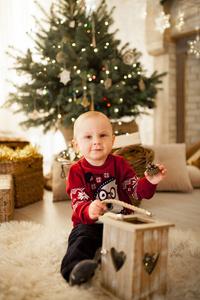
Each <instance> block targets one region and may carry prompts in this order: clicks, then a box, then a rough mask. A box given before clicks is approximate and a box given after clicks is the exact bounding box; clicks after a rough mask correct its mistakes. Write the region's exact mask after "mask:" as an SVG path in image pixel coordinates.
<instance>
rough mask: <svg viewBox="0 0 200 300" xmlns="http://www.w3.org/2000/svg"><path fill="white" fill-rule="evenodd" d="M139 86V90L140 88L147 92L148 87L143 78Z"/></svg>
mask: <svg viewBox="0 0 200 300" xmlns="http://www.w3.org/2000/svg"><path fill="white" fill-rule="evenodd" d="M138 85H139V88H140V90H141V91H144V90H145V88H146V86H145V83H144V81H143V79H142V78H140V81H139V83H138Z"/></svg>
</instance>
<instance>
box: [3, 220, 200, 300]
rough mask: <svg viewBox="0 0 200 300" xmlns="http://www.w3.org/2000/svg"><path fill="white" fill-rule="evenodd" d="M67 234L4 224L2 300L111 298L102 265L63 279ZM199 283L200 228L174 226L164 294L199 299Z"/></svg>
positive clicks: (35, 226) (169, 298)
mask: <svg viewBox="0 0 200 300" xmlns="http://www.w3.org/2000/svg"><path fill="white" fill-rule="evenodd" d="M67 237H68V233H67V232H66V231H60V230H58V229H55V228H49V227H44V226H42V225H38V224H35V223H31V222H24V221H22V222H17V221H12V222H9V223H2V224H1V225H0V300H22V299H23V300H29V299H30V300H31V299H34V300H36V299H38V300H64V299H65V300H68V299H69V300H73V299H74V300H77V299H81V300H90V299H91V300H97V299H98V300H106V299H107V300H108V299H112V297H111V296H108V295H107V294H106V293H105V291H103V290H102V289H101V286H100V270H98V271H97V272H96V274H95V276H94V278H93V279H92V280H91V281H90V282H88V283H87V284H85V285H83V286H81V287H70V286H69V285H68V284H67V283H66V281H65V280H64V279H63V278H62V276H61V274H60V263H61V260H62V258H63V256H64V254H65V251H66V247H67ZM199 283H200V233H197V232H191V231H188V232H185V231H184V232H183V231H180V230H177V229H174V228H173V229H170V234H169V258H168V293H167V296H166V297H163V298H162V299H167V300H180V299H181V300H184V299H185V300H186V299H187V300H193V299H200V285H199ZM154 299H156V297H154ZM158 299H159V300H160V299H161V298H158Z"/></svg>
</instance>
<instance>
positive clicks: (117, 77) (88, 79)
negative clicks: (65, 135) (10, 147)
mask: <svg viewBox="0 0 200 300" xmlns="http://www.w3.org/2000/svg"><path fill="white" fill-rule="evenodd" d="M37 4H38V3H37ZM38 5H39V4H38ZM39 7H40V9H41V10H43V12H44V15H45V19H46V22H47V24H49V28H48V29H45V28H44V27H43V26H42V24H41V22H39V20H37V19H36V18H35V20H36V22H38V25H39V26H40V30H39V32H36V33H35V37H34V38H33V37H32V38H33V39H34V42H35V50H34V52H32V51H31V50H30V49H28V50H27V52H26V54H23V53H22V52H21V53H20V55H18V56H16V55H14V54H13V53H9V55H11V56H13V57H14V59H15V69H16V70H17V72H20V74H26V75H28V80H27V82H25V83H24V84H23V85H21V86H16V85H15V83H13V84H14V85H15V87H16V88H17V92H16V93H10V94H9V98H8V99H7V101H6V104H5V106H6V107H10V106H12V105H13V104H14V103H15V104H16V103H17V104H18V106H19V109H18V110H17V111H16V112H24V113H25V114H26V115H27V120H26V121H24V122H22V123H21V125H25V126H26V127H32V126H40V125H43V126H44V132H46V131H48V130H50V129H51V128H56V127H59V126H63V127H68V126H69V125H70V124H73V122H74V121H75V119H76V118H77V117H78V116H79V115H80V114H82V113H84V112H85V111H88V110H91V109H92V110H98V111H101V112H103V113H104V114H106V115H107V116H108V117H109V118H110V119H112V120H117V119H120V118H121V117H123V116H133V117H136V116H137V115H139V114H140V113H141V109H140V108H141V107H147V108H153V107H155V96H156V93H157V90H158V88H157V84H159V83H161V77H162V76H163V75H164V74H157V72H154V73H153V74H152V75H151V76H150V77H147V76H145V70H143V67H142V65H141V63H140V62H139V58H140V57H141V53H139V52H138V51H137V50H136V49H128V47H129V44H128V43H127V44H126V45H124V46H122V47H121V48H120V41H119V40H116V39H115V38H114V37H115V34H116V31H115V32H111V30H110V26H111V25H112V24H113V18H112V13H113V9H114V8H113V9H112V10H111V11H110V12H107V5H106V3H105V0H103V1H102V2H101V4H100V6H99V8H98V9H97V10H96V11H94V12H91V13H88V14H87V13H86V9H85V3H84V1H83V0H82V1H81V0H79V1H76V0H58V1H57V3H56V4H52V6H51V10H50V13H49V14H48V13H47V12H46V11H45V10H44V9H43V8H42V7H41V6H40V5H39ZM14 50H16V49H13V50H12V51H11V52H13V51H14Z"/></svg>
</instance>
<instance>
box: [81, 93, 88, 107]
mask: <svg viewBox="0 0 200 300" xmlns="http://www.w3.org/2000/svg"><path fill="white" fill-rule="evenodd" d="M81 105H83V106H84V107H87V106H88V98H87V97H86V96H83V101H82V102H81Z"/></svg>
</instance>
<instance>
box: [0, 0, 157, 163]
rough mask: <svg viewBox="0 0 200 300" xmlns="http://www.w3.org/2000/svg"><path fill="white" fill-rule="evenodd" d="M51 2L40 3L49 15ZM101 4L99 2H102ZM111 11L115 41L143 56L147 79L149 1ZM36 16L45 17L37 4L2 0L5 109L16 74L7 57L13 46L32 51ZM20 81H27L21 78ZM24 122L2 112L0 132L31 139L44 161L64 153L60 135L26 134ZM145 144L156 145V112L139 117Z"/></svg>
mask: <svg viewBox="0 0 200 300" xmlns="http://www.w3.org/2000/svg"><path fill="white" fill-rule="evenodd" d="M52 2H53V1H50V0H40V3H41V5H42V6H43V7H44V8H45V9H46V10H47V11H48V9H49V7H50V5H51V3H52ZM85 2H86V3H87V4H88V3H89V4H90V5H96V3H98V1H95V0H85ZM99 3H100V1H99ZM107 5H108V8H109V9H110V8H111V7H113V6H116V9H115V11H114V14H113V18H114V24H113V30H114V29H119V31H118V32H117V34H116V38H118V39H120V40H121V45H124V44H125V43H126V42H129V43H130V47H132V48H136V49H137V50H138V51H140V52H142V54H143V55H142V57H141V59H140V61H141V63H142V64H143V66H144V69H145V70H147V73H146V74H147V75H148V76H149V75H151V73H152V72H153V57H152V56H150V55H148V53H147V50H146V46H145V19H144V13H145V9H146V0H109V1H107ZM31 15H37V17H39V18H40V17H42V16H43V15H42V14H41V12H40V11H38V7H37V5H36V4H35V3H34V0H28V1H27V0H6V1H5V0H0V36H1V40H0V43H1V44H0V70H1V74H0V105H2V104H3V103H4V101H5V99H6V97H7V95H8V93H9V92H10V91H12V89H13V88H12V85H10V84H8V83H7V82H6V81H5V80H6V78H7V79H8V78H9V79H11V80H13V79H14V77H15V74H16V73H15V71H10V70H8V68H9V67H12V60H11V59H10V58H9V57H8V56H7V55H5V51H7V50H8V46H9V45H14V46H15V47H16V48H17V49H21V50H22V51H26V49H27V48H28V47H33V43H32V41H31V40H30V39H29V37H28V36H27V34H26V32H30V31H31V30H32V31H35V30H36V31H37V26H36V24H35V22H34V20H33V18H32V17H31ZM20 80H22V81H23V80H25V79H24V78H21V79H20ZM23 118H24V116H23V114H20V115H19V114H16V115H13V113H12V112H9V111H5V109H2V108H0V131H12V132H15V133H19V135H23V136H25V137H26V138H28V139H29V140H30V141H31V142H32V143H36V144H38V145H39V147H40V152H41V153H42V155H43V156H44V161H45V162H48V161H51V160H52V155H53V154H55V153H58V152H60V151H61V150H63V149H65V142H64V139H63V137H62V135H61V134H60V132H56V133H54V132H50V133H48V134H46V135H43V133H42V128H39V129H36V128H32V129H29V130H26V131H25V130H24V129H23V128H21V127H20V126H19V125H18V123H19V122H20V121H22V119H23ZM136 121H137V123H138V125H139V131H140V135H141V140H142V143H144V144H151V143H153V111H152V110H151V111H150V116H148V117H147V116H144V117H139V118H138V119H137V120H136Z"/></svg>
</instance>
